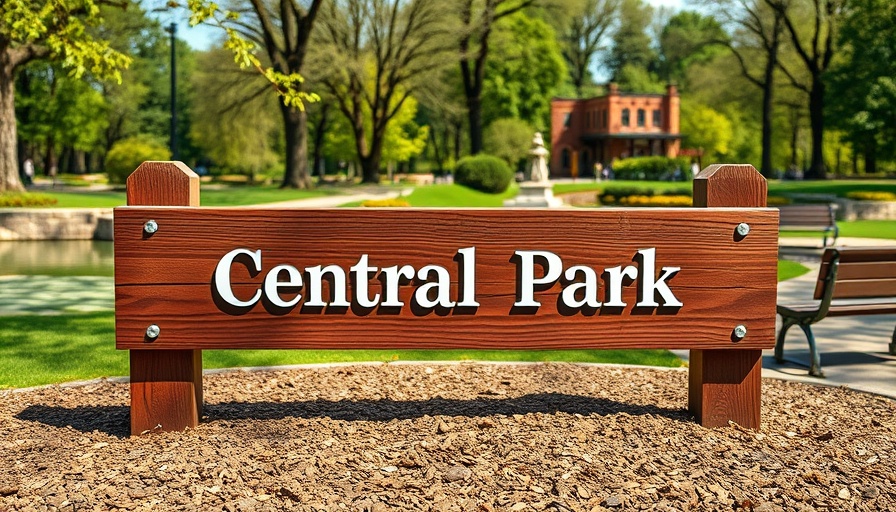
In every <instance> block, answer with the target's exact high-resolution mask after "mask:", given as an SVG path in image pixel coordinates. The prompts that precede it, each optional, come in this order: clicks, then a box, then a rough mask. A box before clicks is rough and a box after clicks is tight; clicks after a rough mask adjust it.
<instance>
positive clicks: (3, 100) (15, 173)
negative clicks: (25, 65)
mask: <svg viewBox="0 0 896 512" xmlns="http://www.w3.org/2000/svg"><path fill="white" fill-rule="evenodd" d="M7 57H8V56H7V55H6V52H5V51H4V52H0V192H7V191H22V190H25V187H23V186H22V179H21V176H19V157H18V151H17V147H16V144H17V143H18V142H17V140H18V135H17V134H16V106H15V83H14V80H13V71H12V65H11V64H10V63H8V62H5V61H6V59H7Z"/></svg>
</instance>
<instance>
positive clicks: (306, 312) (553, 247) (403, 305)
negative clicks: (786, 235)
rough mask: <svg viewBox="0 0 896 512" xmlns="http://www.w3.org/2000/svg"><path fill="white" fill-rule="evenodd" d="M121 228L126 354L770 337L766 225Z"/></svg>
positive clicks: (118, 267) (193, 219)
mask: <svg viewBox="0 0 896 512" xmlns="http://www.w3.org/2000/svg"><path fill="white" fill-rule="evenodd" d="M115 221H116V222H115V239H116V251H115V256H116V260H115V274H116V275H115V277H116V311H117V343H118V348H123V349H148V350H158V349H166V348H169V349H170V348H190V349H214V348H319V349H333V348H336V349H351V348H448V347H453V348H489V349H502V348H507V349H510V348H513V349H559V348H564V349H570V348H634V347H640V348H646V347H651V346H656V347H662V348H727V347H730V346H732V344H739V345H740V346H741V347H743V348H764V347H766V346H767V345H768V343H769V340H771V339H773V338H774V330H775V322H774V317H773V316H770V315H769V314H768V312H769V311H774V308H775V300H776V292H775V289H776V288H775V283H776V275H777V247H776V240H777V234H778V231H777V216H776V213H775V212H774V211H773V210H764V209H725V210H700V209H647V208H642V209H577V210H558V209H553V210H531V209H519V210H517V209H470V210H444V209H425V210H421V209H401V208H386V209H366V208H360V209H324V210H321V209H315V210H284V209H251V210H249V209H206V208H146V207H141V208H138V207H124V208H119V209H117V210H116V212H115ZM147 222H153V223H155V224H156V225H157V226H158V227H157V231H155V232H154V233H152V234H151V235H149V234H147V233H146V232H145V230H144V226H145V224H146V223H147ZM742 225H746V226H749V233H748V234H747V235H746V236H741V235H739V234H738V233H737V230H738V226H742ZM150 325H155V326H157V327H158V335H157V336H155V337H152V338H149V337H147V336H146V330H147V327H148V326H150ZM737 326H742V327H744V328H745V329H746V333H745V334H744V335H743V336H735V334H734V330H735V328H736V327H737Z"/></svg>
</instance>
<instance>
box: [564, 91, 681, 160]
mask: <svg viewBox="0 0 896 512" xmlns="http://www.w3.org/2000/svg"><path fill="white" fill-rule="evenodd" d="M678 130H679V98H678V90H677V89H676V87H675V86H674V85H669V86H667V87H666V94H634V93H627V92H619V89H618V87H617V86H616V84H610V85H609V86H608V93H607V95H605V96H598V97H596V98H587V99H562V98H555V99H553V100H551V167H550V173H551V177H569V176H594V169H595V164H597V163H600V164H601V165H603V166H604V167H606V166H607V165H610V164H611V163H612V162H613V160H615V159H618V158H628V157H630V156H651V155H661V156H668V157H675V156H678V149H679V145H680V143H681V134H680V133H679V131H678Z"/></svg>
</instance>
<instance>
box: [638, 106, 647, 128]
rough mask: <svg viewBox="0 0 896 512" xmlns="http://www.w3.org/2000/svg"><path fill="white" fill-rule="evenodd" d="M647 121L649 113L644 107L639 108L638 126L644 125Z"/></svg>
mask: <svg viewBox="0 0 896 512" xmlns="http://www.w3.org/2000/svg"><path fill="white" fill-rule="evenodd" d="M646 123H647V114H646V113H645V112H644V109H643V108H639V109H638V126H644V125H645V124H646Z"/></svg>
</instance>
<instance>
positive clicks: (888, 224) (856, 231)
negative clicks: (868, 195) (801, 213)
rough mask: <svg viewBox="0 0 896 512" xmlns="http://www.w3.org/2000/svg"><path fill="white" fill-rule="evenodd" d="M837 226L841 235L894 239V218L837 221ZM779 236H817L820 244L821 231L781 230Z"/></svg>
mask: <svg viewBox="0 0 896 512" xmlns="http://www.w3.org/2000/svg"><path fill="white" fill-rule="evenodd" d="M837 226H838V227H839V228H840V236H841V237H856V238H883V239H886V240H896V220H852V221H838V222H837ZM781 236H783V237H800V238H818V244H819V245H821V231H782V232H781Z"/></svg>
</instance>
